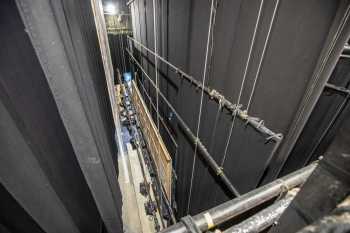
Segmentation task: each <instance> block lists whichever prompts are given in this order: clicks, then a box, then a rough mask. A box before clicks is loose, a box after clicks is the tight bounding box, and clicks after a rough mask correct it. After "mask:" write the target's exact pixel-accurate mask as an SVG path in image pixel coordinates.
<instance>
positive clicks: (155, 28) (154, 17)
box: [153, 0, 159, 131]
mask: <svg viewBox="0 0 350 233" xmlns="http://www.w3.org/2000/svg"><path fill="white" fill-rule="evenodd" d="M156 12H157V11H156V0H153V37H154V52H155V54H158V48H157V26H158V25H157V20H156V18H157V17H156ZM154 69H155V73H156V105H157V128H158V131H159V97H158V92H159V83H158V58H157V56H156V55H154Z"/></svg>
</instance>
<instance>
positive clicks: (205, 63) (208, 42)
mask: <svg viewBox="0 0 350 233" xmlns="http://www.w3.org/2000/svg"><path fill="white" fill-rule="evenodd" d="M214 1H215V0H211V6H210V17H209V28H208V38H207V45H206V51H205V59H204V69H203V78H202V86H203V87H204V86H205V80H206V77H207V65H208V53H209V45H210V37H211V33H212V24H213V13H214ZM203 96H204V89H202V91H201V99H200V104H199V113H198V123H197V131H196V144H195V148H194V154H193V162H192V170H191V181H190V192H189V194H188V203H187V214H188V212H189V209H190V203H191V196H192V186H193V176H194V172H195V166H196V158H197V148H198V143H197V141H198V136H199V130H200V125H201V118H202V107H203Z"/></svg>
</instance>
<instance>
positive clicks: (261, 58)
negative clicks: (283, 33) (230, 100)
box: [246, 0, 279, 113]
mask: <svg viewBox="0 0 350 233" xmlns="http://www.w3.org/2000/svg"><path fill="white" fill-rule="evenodd" d="M278 4H279V0H276V4H275V8H274V9H273V13H272V19H271V21H270V25H269V30H268V32H267V35H266V38H265V42H264V48H263V51H262V52H261V57H260V61H259V65H258V69H257V71H256V74H255V77H254V83H253V87H252V91H251V93H250V96H249V100H248V104H247V108H246V112H247V113H248V112H249V107H250V104H251V101H252V99H253V96H254V92H255V87H256V83H257V80H258V77H259V75H260V71H261V65H262V62H263V60H264V58H265V52H266V48H267V44H268V42H269V40H270V34H271V31H272V26H273V23H274V22H275V16H276V12H277V8H278Z"/></svg>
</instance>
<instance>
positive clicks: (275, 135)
mask: <svg viewBox="0 0 350 233" xmlns="http://www.w3.org/2000/svg"><path fill="white" fill-rule="evenodd" d="M282 137H283V134H281V133H273V135H271V136H269V137H267V138H266V143H268V142H269V141H271V140H273V139H275V140H281V139H282Z"/></svg>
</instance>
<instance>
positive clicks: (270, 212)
mask: <svg viewBox="0 0 350 233" xmlns="http://www.w3.org/2000/svg"><path fill="white" fill-rule="evenodd" d="M295 194H296V192H294V190H292V191H290V192H288V193H287V195H286V197H285V198H282V199H281V200H278V201H276V202H275V203H273V204H272V205H271V206H269V207H267V208H266V209H264V210H262V211H260V212H259V213H257V214H255V215H253V216H252V217H250V218H248V219H246V220H244V221H243V222H241V223H240V224H237V225H234V226H233V227H230V228H229V229H227V230H225V231H224V232H223V233H256V232H261V231H263V230H265V229H267V228H268V227H270V226H272V225H273V224H274V223H275V222H277V221H278V219H279V218H280V217H281V215H282V213H283V212H284V211H285V210H286V209H287V207H288V206H289V204H290V203H291V202H292V200H293V198H294V197H295Z"/></svg>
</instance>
